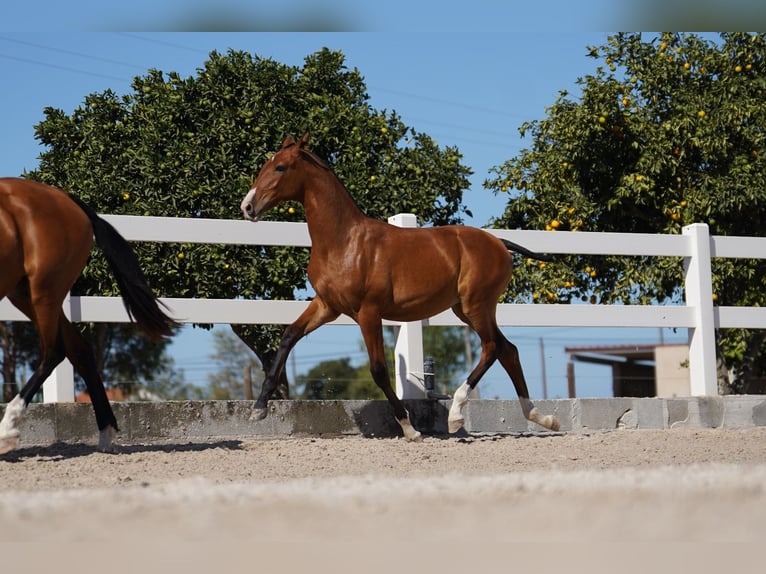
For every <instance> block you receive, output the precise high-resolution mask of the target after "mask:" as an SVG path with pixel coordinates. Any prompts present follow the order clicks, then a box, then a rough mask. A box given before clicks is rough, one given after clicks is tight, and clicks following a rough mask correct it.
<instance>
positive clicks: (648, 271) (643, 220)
mask: <svg viewBox="0 0 766 574" xmlns="http://www.w3.org/2000/svg"><path fill="white" fill-rule="evenodd" d="M589 55H590V57H592V58H595V59H597V60H599V61H602V62H603V65H602V66H600V67H598V69H597V71H596V73H595V74H594V75H592V76H587V77H585V78H581V79H580V80H579V81H578V83H579V85H580V86H581V89H582V94H581V96H580V98H579V100H573V99H572V98H570V97H569V94H567V93H566V92H562V93H561V94H560V96H559V98H558V99H557V101H556V103H555V104H554V105H553V106H551V107H550V108H549V109H548V110H547V117H546V118H545V119H543V120H540V121H532V122H527V123H525V124H523V125H522V127H521V128H520V131H521V133H522V135H530V136H531V138H532V145H531V147H530V148H528V149H524V150H522V152H521V153H520V154H519V155H518V156H517V157H515V158H512V159H510V160H508V161H507V162H505V163H504V164H503V165H501V166H499V167H497V168H495V169H494V170H493V172H492V174H493V176H492V178H491V179H489V180H487V181H486V182H485V187H487V188H488V189H491V190H493V191H494V192H496V193H497V192H507V193H508V194H509V199H508V204H507V207H506V210H505V213H504V214H503V216H502V217H500V218H498V219H497V220H495V221H494V222H493V224H494V226H497V227H508V228H522V229H549V230H551V231H555V230H569V231H617V232H638V233H680V232H681V229H682V227H683V226H684V225H687V224H690V223H694V222H702V223H707V224H708V225H709V226H710V229H711V233H713V234H717V235H750V236H761V235H763V227H762V221H763V220H764V218H765V217H766V166H765V165H764V157H766V130H764V127H765V126H766V106H764V104H763V102H764V101H766V35H764V34H760V33H759V34H746V33H726V34H722V35H721V38H720V41H719V42H712V41H708V40H705V39H703V38H701V37H699V36H696V35H685V34H662V35H660V36H657V37H652V38H650V39H648V40H647V39H645V38H644V37H643V36H642V35H641V34H617V35H615V36H611V37H609V38H608V41H607V43H606V44H605V45H603V46H599V47H592V48H589ZM713 271H714V292H715V294H716V297H717V301H718V302H719V303H720V304H724V305H756V306H760V305H764V304H766V296H765V295H764V291H763V289H762V285H763V283H764V278H765V277H766V264H764V262H763V261H747V260H736V261H735V260H731V261H727V260H723V261H715V263H714V270H713ZM682 296H683V278H682V266H681V264H680V262H679V261H678V260H672V259H661V258H660V259H658V258H621V257H578V256H572V257H569V258H568V260H567V262H566V263H565V264H564V265H550V264H549V265H541V264H538V263H537V262H526V263H525V264H523V265H521V266H520V267H519V269H518V272H517V276H516V280H515V282H514V284H513V285H512V287H511V290H509V292H508V294H507V299H509V300H529V299H530V298H532V299H533V300H537V301H542V302H568V301H572V300H576V299H583V300H591V301H592V302H597V301H608V302H624V303H650V302H657V301H659V302H668V301H678V300H680V299H681V298H682ZM734 339H737V341H735V340H734ZM746 341H749V343H748V342H746ZM757 341H760V337H757V338H753V337H750V336H744V338H743V336H741V335H738V336H737V337H733V338H730V337H729V335H728V334H724V335H723V337H722V339H721V344H722V347H723V349H724V355H725V356H726V357H727V359H731V360H733V361H734V362H732V363H731V364H730V366H731V367H732V368H733V369H734V370H735V371H738V370H739V371H740V372H739V375H743V374H744V373H743V372H742V370H741V368H740V367H741V366H742V359H743V358H744V357H745V356H751V357H752V356H753V355H758V356H760V357H761V359H760V362H761V363H762V364H763V363H764V361H763V351H764V349H763V348H762V347H761V344H760V342H757ZM756 342H757V345H756V346H753V344H751V343H756ZM735 348H739V349H742V352H735V350H734V349H735ZM737 356H738V357H739V359H737V360H734V357H737ZM737 361H738V362H737ZM764 366H766V365H764ZM757 371H758V369H755V368H753V369H750V373H751V374H752V373H756V372H757ZM740 379H741V376H740Z"/></svg>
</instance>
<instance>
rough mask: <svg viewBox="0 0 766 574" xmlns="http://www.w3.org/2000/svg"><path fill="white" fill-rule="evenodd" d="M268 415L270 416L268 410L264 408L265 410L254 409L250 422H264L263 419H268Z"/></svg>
mask: <svg viewBox="0 0 766 574" xmlns="http://www.w3.org/2000/svg"><path fill="white" fill-rule="evenodd" d="M267 414H268V410H267V409H265V408H263V409H259V408H254V409H253V414H251V415H250V420H251V421H262V420H263V419H265V418H266V415H267Z"/></svg>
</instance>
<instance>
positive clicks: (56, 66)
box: [0, 54, 126, 82]
mask: <svg viewBox="0 0 766 574" xmlns="http://www.w3.org/2000/svg"><path fill="white" fill-rule="evenodd" d="M0 58H5V59H6V60H15V61H17V62H21V63H23V64H33V65H35V66H43V67H45V68H52V69H54V70H61V71H63V72H70V73H73V74H84V75H86V76H93V77H96V78H104V79H106V80H117V81H119V82H124V81H126V79H125V78H124V77H119V76H112V75H109V74H102V73H100V72H91V71H89V70H80V69H77V68H71V67H69V66H61V65H59V64H50V63H48V62H41V61H39V60H32V59H31V58H20V57H18V56H11V55H10V54H0Z"/></svg>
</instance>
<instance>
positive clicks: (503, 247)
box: [241, 132, 559, 441]
mask: <svg viewBox="0 0 766 574" xmlns="http://www.w3.org/2000/svg"><path fill="white" fill-rule="evenodd" d="M309 139H310V138H309V134H308V132H307V133H305V134H304V135H303V136H302V137H301V138H300V140H298V141H296V140H295V138H294V137H293V136H287V138H286V139H285V140H284V142H283V143H282V148H281V149H280V150H279V151H277V152H276V153H275V154H274V155H273V156H272V157H271V159H269V160H268V161H267V162H266V164H265V165H264V166H263V167H262V168H261V171H260V173H259V174H258V176H257V178H256V180H255V182H254V183H253V185H252V186H251V189H250V190H249V191H248V193H247V195H246V196H245V198H244V200H243V201H242V205H241V209H242V213H243V214H244V216H245V218H246V219H248V220H250V221H253V222H256V221H258V220H259V219H260V218H261V216H262V215H263V214H264V213H265V212H266V211H268V210H269V209H271V208H272V207H274V206H275V205H278V204H280V203H282V202H283V201H298V202H300V203H301V204H303V207H304V209H305V213H306V222H307V224H308V229H309V235H310V236H311V257H310V259H309V264H308V276H309V280H310V281H311V284H312V285H313V287H314V290H315V292H316V296H315V297H314V298H313V299H312V301H311V303H310V304H309V306H308V308H307V309H306V310H305V311H304V312H303V313H302V314H301V315H300V316H299V317H298V319H297V320H296V321H295V322H293V323H292V324H291V325H289V326H288V327H287V328H286V329H285V331H284V333H283V335H282V339H281V342H280V345H279V349H278V351H277V354H276V357H275V359H274V364H273V365H272V367H271V368H270V369H269V372H268V374H267V375H266V378H265V380H264V382H263V387H262V389H261V393H260V395H259V397H258V399H257V401H256V403H255V411H254V413H253V416H254V418H256V419H258V418H263V417H265V416H266V413H267V410H266V407H267V404H268V401H269V398H270V397H271V395H272V394H273V393H274V390H275V389H276V386H277V381H278V379H279V376H280V375H281V372H282V370H283V369H284V367H285V362H286V361H287V357H288V354H289V353H290V350H291V349H292V348H293V347H294V346H295V344H296V343H297V342H298V341H299V340H300V339H301V338H302V337H303V336H304V335H306V334H308V333H310V332H311V331H313V330H314V329H316V328H318V327H320V326H321V325H324V324H325V323H328V322H330V321H333V320H334V319H336V318H337V317H338V316H339V315H340V314H341V313H343V314H345V315H348V316H349V317H351V318H352V319H353V320H354V321H355V322H356V323H358V324H359V327H360V328H361V331H362V337H363V338H364V343H365V345H366V347H367V352H368V354H369V357H370V371H371V373H372V377H373V379H374V381H375V383H376V384H377V385H378V386H379V387H380V388H381V390H382V391H383V393H385V396H386V398H387V399H388V402H389V403H390V404H391V406H392V407H393V410H394V416H395V417H396V420H397V421H398V422H399V425H400V426H401V427H402V432H403V433H404V438H405V439H406V440H409V441H418V440H421V434H420V432H418V431H417V430H416V429H415V428H414V427H413V425H412V423H411V421H410V417H409V413H408V412H407V410H406V409H405V407H404V405H403V403H402V401H401V400H400V399H399V398H398V397H397V396H396V393H395V392H394V390H393V389H392V388H391V384H390V383H389V378H388V367H387V364H386V359H385V354H384V349H383V323H382V321H383V319H388V320H392V321H402V322H406V321H418V320H422V319H426V318H428V317H431V316H433V315H436V314H438V313H440V312H442V311H444V310H445V309H449V308H452V311H453V312H454V313H455V315H457V316H458V317H459V318H460V319H461V320H462V321H463V322H465V323H466V324H467V325H469V326H470V327H471V328H472V329H473V330H474V331H476V333H477V334H478V336H479V338H480V339H481V358H480V359H479V363H478V365H477V366H476V367H475V368H474V370H473V371H472V372H471V373H470V375H469V376H468V378H467V379H466V381H465V382H464V383H463V384H462V385H460V387H459V388H458V389H457V391H456V392H455V394H454V396H453V400H452V405H451V407H450V411H449V417H448V425H449V431H450V432H451V433H454V432H457V431H458V430H459V429H460V428H461V427H462V426H463V424H464V422H465V416H464V409H465V406H466V404H467V403H468V396H469V394H470V392H471V390H473V388H474V387H476V385H477V383H478V382H479V380H480V379H481V377H482V376H483V375H484V373H486V371H487V369H489V368H490V366H491V365H492V364H493V363H494V362H495V360H497V359H499V360H500V363H501V364H502V365H503V367H504V368H505V370H506V371H507V373H508V375H509V376H510V378H511V380H512V381H513V385H514V387H515V388H516V393H517V394H518V396H519V400H520V403H521V408H522V411H523V413H524V416H525V417H526V418H527V419H528V420H530V421H533V422H535V423H537V424H539V425H541V426H543V427H545V428H547V429H551V430H558V429H559V421H558V420H557V419H556V418H555V417H554V416H552V415H546V416H543V415H541V414H540V413H539V411H538V410H537V408H535V406H534V405H533V404H532V401H530V400H529V391H528V390H527V384H526V381H525V379H524V373H523V371H522V369H521V363H520V361H519V354H518V351H517V349H516V347H515V346H514V345H513V344H511V343H510V342H509V341H508V340H507V339H506V338H505V337H504V336H503V334H502V332H501V331H500V329H499V328H498V326H497V321H496V318H495V312H496V307H497V302H498V298H499V297H500V296H501V295H502V294H503V292H504V291H505V289H506V287H507V285H508V282H509V281H510V278H511V272H512V267H513V265H512V260H511V254H510V251H516V252H519V253H521V254H523V255H526V256H527V257H531V258H535V259H543V260H550V257H549V256H545V255H541V254H537V253H533V252H531V251H529V250H528V249H526V248H524V247H521V246H519V245H516V244H514V243H511V242H509V241H505V240H501V239H498V238H497V237H495V236H493V235H491V234H489V233H487V232H486V231H483V230H481V229H477V228H474V227H465V226H458V225H453V226H443V227H431V228H400V227H396V226H393V225H390V224H388V223H386V222H383V221H378V220H376V219H372V218H369V217H367V216H366V215H365V214H364V213H362V211H361V210H360V209H359V207H358V206H357V205H356V203H355V202H354V200H353V199H352V198H351V196H350V195H349V193H348V192H347V191H346V189H345V187H344V186H343V184H342V183H341V181H340V180H339V179H338V178H337V176H336V175H335V174H334V173H333V172H332V170H331V168H330V167H329V166H328V165H327V164H326V163H325V162H324V161H322V160H321V159H320V158H319V157H317V156H316V155H315V154H314V153H313V152H311V151H310V150H309V147H308V144H309Z"/></svg>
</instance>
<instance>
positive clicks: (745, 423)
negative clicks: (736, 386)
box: [721, 395, 766, 429]
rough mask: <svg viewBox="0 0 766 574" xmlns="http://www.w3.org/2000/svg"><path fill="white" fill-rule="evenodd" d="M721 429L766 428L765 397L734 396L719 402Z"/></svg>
mask: <svg viewBox="0 0 766 574" xmlns="http://www.w3.org/2000/svg"><path fill="white" fill-rule="evenodd" d="M721 402H722V404H723V425H722V426H723V427H724V428H727V429H740V428H750V427H754V426H766V397H764V396H761V395H734V396H729V397H726V399H725V400H722V401H721Z"/></svg>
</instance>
